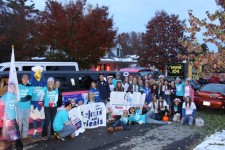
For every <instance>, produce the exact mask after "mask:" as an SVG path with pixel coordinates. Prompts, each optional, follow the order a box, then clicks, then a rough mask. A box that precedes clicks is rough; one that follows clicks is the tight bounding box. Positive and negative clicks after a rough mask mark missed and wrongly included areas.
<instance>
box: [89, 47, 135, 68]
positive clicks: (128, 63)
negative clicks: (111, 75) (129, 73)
mask: <svg viewBox="0 0 225 150" xmlns="http://www.w3.org/2000/svg"><path fill="white" fill-rule="evenodd" d="M121 50H122V47H121V46H120V45H119V44H118V45H117V46H116V47H114V48H111V49H110V50H109V51H108V53H107V54H106V55H105V56H104V57H102V58H100V61H99V62H98V64H97V65H96V66H93V67H92V68H91V69H90V70H95V71H101V70H104V71H118V70H120V68H126V67H135V66H137V65H138V61H137V58H138V56H137V55H126V56H124V55H123V54H122V51H121Z"/></svg>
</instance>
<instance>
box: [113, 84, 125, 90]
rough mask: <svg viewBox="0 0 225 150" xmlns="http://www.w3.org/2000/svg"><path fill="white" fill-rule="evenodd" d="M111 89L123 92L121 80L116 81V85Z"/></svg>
mask: <svg viewBox="0 0 225 150" xmlns="http://www.w3.org/2000/svg"><path fill="white" fill-rule="evenodd" d="M113 91H117V92H123V91H124V88H123V86H122V82H121V81H117V83H116V87H115V88H114V90H113Z"/></svg>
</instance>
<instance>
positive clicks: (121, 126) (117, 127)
mask: <svg viewBox="0 0 225 150" xmlns="http://www.w3.org/2000/svg"><path fill="white" fill-rule="evenodd" d="M122 130H130V126H129V118H128V111H127V110H124V111H123V114H122V115H121V118H120V119H119V120H117V121H116V122H115V123H114V124H113V125H112V127H109V128H108V133H112V132H113V131H122Z"/></svg>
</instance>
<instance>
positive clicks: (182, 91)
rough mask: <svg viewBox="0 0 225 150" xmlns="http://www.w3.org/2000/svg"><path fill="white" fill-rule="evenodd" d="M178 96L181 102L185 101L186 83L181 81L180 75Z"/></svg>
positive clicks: (177, 79) (177, 84) (177, 81)
mask: <svg viewBox="0 0 225 150" xmlns="http://www.w3.org/2000/svg"><path fill="white" fill-rule="evenodd" d="M175 81H176V84H175V86H176V97H177V98H179V99H180V100H181V103H183V101H184V86H185V84H184V83H183V82H181V79H180V78H179V77H177V78H176V80H175Z"/></svg>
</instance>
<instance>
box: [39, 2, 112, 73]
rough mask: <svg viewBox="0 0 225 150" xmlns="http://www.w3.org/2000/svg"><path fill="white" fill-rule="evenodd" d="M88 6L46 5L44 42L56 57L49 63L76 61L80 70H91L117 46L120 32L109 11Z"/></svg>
mask: <svg viewBox="0 0 225 150" xmlns="http://www.w3.org/2000/svg"><path fill="white" fill-rule="evenodd" d="M85 6H86V3H85V0H83V1H82V0H78V1H76V2H72V1H71V2H70V3H68V4H65V5H62V4H61V3H59V2H57V1H51V0H48V1H47V2H46V8H45V10H44V11H43V12H42V14H41V16H40V19H39V22H40V31H41V33H42V39H43V40H44V41H45V42H46V45H48V46H49V49H50V52H51V56H54V57H48V59H49V60H57V61H62V60H63V61H76V62H78V63H79V66H80V68H83V69H88V68H90V66H91V65H95V64H97V62H98V61H99V59H100V57H102V56H104V55H105V53H106V52H107V50H108V49H109V48H110V47H111V46H112V45H113V39H114V37H115V35H116V31H115V30H114V29H113V20H112V18H110V17H109V13H108V8H107V7H105V6H102V7H99V6H96V7H95V8H92V7H90V6H89V7H88V8H87V7H85ZM57 56H60V57H57Z"/></svg>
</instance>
